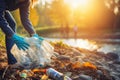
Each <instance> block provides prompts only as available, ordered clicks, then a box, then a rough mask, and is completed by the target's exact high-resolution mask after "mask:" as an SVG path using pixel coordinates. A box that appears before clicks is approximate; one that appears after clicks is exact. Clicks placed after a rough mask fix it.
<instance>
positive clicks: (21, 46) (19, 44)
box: [11, 34, 30, 50]
mask: <svg viewBox="0 0 120 80" xmlns="http://www.w3.org/2000/svg"><path fill="white" fill-rule="evenodd" d="M11 39H12V40H13V41H14V43H15V44H16V45H17V47H18V48H19V49H20V50H21V49H22V50H26V49H28V48H29V46H30V45H29V44H28V43H27V42H26V41H25V40H24V38H23V37H21V36H18V35H17V34H14V35H13V36H12V37H11Z"/></svg>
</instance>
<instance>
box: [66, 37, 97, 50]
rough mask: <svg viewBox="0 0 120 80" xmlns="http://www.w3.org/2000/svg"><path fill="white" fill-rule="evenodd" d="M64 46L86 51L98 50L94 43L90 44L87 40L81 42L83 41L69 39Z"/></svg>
mask: <svg viewBox="0 0 120 80" xmlns="http://www.w3.org/2000/svg"><path fill="white" fill-rule="evenodd" d="M64 42H65V43H66V44H68V45H70V46H74V47H79V48H83V49H88V50H96V49H98V46H97V44H96V43H95V42H91V41H89V40H83V39H78V40H74V39H69V40H66V41H64Z"/></svg>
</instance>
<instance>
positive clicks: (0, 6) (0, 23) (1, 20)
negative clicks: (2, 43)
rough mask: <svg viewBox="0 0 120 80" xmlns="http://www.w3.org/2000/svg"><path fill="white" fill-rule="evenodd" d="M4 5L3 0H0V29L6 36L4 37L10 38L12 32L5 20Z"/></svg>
mask: <svg viewBox="0 0 120 80" xmlns="http://www.w3.org/2000/svg"><path fill="white" fill-rule="evenodd" d="M5 10H6V5H5V2H4V0H0V28H1V29H2V31H3V32H4V33H5V34H6V36H8V37H11V36H12V35H13V34H14V31H13V30H12V29H11V28H10V26H9V24H8V23H7V20H6V19H5Z"/></svg>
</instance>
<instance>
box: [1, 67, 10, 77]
mask: <svg viewBox="0 0 120 80" xmlns="http://www.w3.org/2000/svg"><path fill="white" fill-rule="evenodd" d="M8 68H9V65H8V66H7V67H6V68H5V70H4V72H3V75H2V79H4V76H5V73H6V71H7V69H8Z"/></svg>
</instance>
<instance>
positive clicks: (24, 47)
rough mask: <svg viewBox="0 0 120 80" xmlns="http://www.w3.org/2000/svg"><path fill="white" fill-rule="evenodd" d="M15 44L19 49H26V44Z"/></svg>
mask: <svg viewBox="0 0 120 80" xmlns="http://www.w3.org/2000/svg"><path fill="white" fill-rule="evenodd" d="M16 45H17V47H18V49H19V50H24V51H25V50H27V49H28V47H29V46H28V45H26V44H16Z"/></svg>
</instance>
